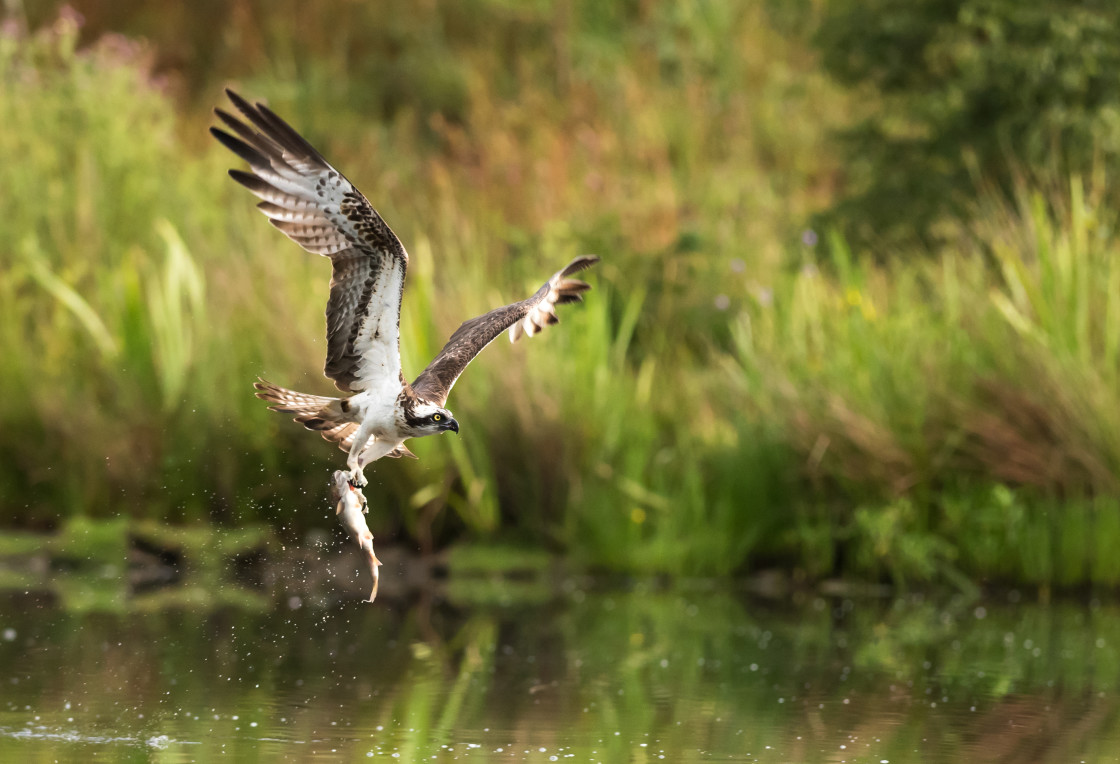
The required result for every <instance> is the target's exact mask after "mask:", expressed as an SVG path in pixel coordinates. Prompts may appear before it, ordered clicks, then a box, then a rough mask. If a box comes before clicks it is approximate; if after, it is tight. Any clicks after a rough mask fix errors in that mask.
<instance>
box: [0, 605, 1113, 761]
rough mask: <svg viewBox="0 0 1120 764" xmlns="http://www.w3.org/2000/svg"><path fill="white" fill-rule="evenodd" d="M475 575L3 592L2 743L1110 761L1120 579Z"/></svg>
mask: <svg viewBox="0 0 1120 764" xmlns="http://www.w3.org/2000/svg"><path fill="white" fill-rule="evenodd" d="M489 599H491V600H493V601H495V602H497V603H498V604H488V605H480V604H467V603H468V602H477V601H478V598H471V597H467V596H458V595H456V593H455V589H454V588H452V589H451V591H450V593H448V592H447V591H444V592H442V593H438V594H437V593H433V594H430V595H427V596H424V597H421V598H419V599H418V600H416V601H413V602H410V603H408V604H404V603H402V602H393V601H390V600H386V601H385V602H379V603H377V604H375V605H366V604H363V603H361V602H358V601H356V600H354V599H349V598H332V599H314V600H307V599H300V598H299V597H293V596H276V597H253V596H246V597H244V598H242V599H240V600H239V599H237V598H229V602H227V604H223V605H213V604H210V605H199V606H192V605H190V604H189V602H190V600H189V598H187V599H184V598H181V597H180V598H176V597H174V596H167V597H160V596H147V597H144V598H137V599H132V600H127V601H125V602H124V603H123V606H121V604H122V603H119V602H118V603H117V606H114V607H103V608H101V607H98V606H96V600H94V601H93V602H94V603H95V604H94V605H93V606H91V607H89V608H86V609H75V608H73V607H68V606H64V604H65V603H63V602H62V601H60V599H59V598H58V597H57V596H52V595H47V594H36V593H33V592H29V593H22V592H14V593H12V592H9V593H7V594H4V595H2V596H0V603H2V609H0V684H2V686H3V688H4V690H3V694H2V696H0V697H2V700H0V760H2V761H28V760H41V761H47V760H62V761H89V760H94V761H97V760H103V761H160V762H178V761H217V760H221V761H284V760H289V761H369V760H375V761H376V760H383V761H410V762H418V761H436V762H449V761H460V760H461V761H475V762H521V761H525V762H548V761H578V762H594V761H602V762H656V761H671V762H702V761H718V762H754V761H760V762H790V761H796V762H876V763H880V762H918V761H921V762H960V761H970V762H1080V761H1086V762H1098V761H1120V753H1118V752H1120V714H1118V707H1117V697H1118V696H1117V683H1118V681H1120V653H1118V650H1117V648H1118V647H1120V608H1117V606H1116V605H1115V604H1110V603H1106V604H1101V603H1099V602H1096V601H1089V602H1085V603H1081V602H1063V603H1060V604H1051V605H1039V604H1027V603H1024V602H1022V601H1014V600H1017V599H1019V598H1018V595H1016V594H1014V593H1013V594H1012V597H1010V600H1012V601H1009V598H1008V597H999V598H997V599H996V600H995V601H979V602H975V601H974V602H967V603H966V602H963V601H962V602H952V601H947V602H932V601H928V600H924V599H922V598H908V599H905V600H899V601H887V600H882V599H859V598H844V597H825V596H817V595H804V596H802V597H797V598H793V599H792V600H787V601H782V602H775V601H773V600H759V599H755V598H752V597H750V596H748V595H746V594H745V593H743V592H742V591H739V590H737V589H735V588H733V587H732V588H727V589H721V588H714V587H707V586H703V585H696V586H692V587H685V588H683V589H675V590H669V591H666V590H664V589H658V588H656V587H643V586H637V587H630V588H628V589H627V590H604V589H594V588H591V589H589V588H588V587H587V586H586V585H585V584H580V585H575V584H574V583H569V585H567V586H565V587H563V588H562V590H561V593H559V594H557V595H555V596H547V597H529V598H526V599H524V600H521V599H519V598H518V597H517V596H515V595H510V594H508V593H507V594H506V595H503V596H499V597H491V598H489ZM229 603H236V604H229ZM503 603H504V604H503Z"/></svg>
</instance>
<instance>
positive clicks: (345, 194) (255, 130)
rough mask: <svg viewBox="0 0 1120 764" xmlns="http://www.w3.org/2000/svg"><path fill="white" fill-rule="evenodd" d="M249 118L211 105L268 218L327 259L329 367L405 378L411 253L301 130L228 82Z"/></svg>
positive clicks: (341, 383) (341, 372) (366, 381)
mask: <svg viewBox="0 0 1120 764" xmlns="http://www.w3.org/2000/svg"><path fill="white" fill-rule="evenodd" d="M226 93H227V94H228V95H229V98H230V101H232V102H233V105H234V106H235V107H237V111H238V112H240V114H241V115H242V116H243V117H244V118H245V119H246V120H247V121H248V124H246V122H243V121H242V120H240V119H238V118H237V117H235V116H233V115H231V114H229V113H227V112H225V111H222V110H221V109H215V110H214V111H215V113H216V114H217V116H218V118H219V119H220V120H221V122H222V123H223V125H224V126H225V127H226V128H228V129H229V130H230V131H231V132H226V131H225V130H222V129H219V128H216V127H211V128H210V132H211V133H212V134H213V135H214V137H215V138H217V139H218V140H219V141H220V142H221V143H222V145H224V146H225V147H226V148H228V149H229V150H230V151H232V152H233V153H234V154H236V155H237V156H239V157H241V158H242V159H243V160H245V161H246V162H247V163H248V164H249V168H250V170H252V172H245V171H243V170H230V171H229V174H230V177H232V178H233V179H234V180H236V181H237V182H238V183H240V184H241V185H243V186H244V187H245V188H247V189H249V191H251V192H252V193H253V194H254V195H255V196H257V197H258V198H259V199H260V200H261V202H260V203H259V204H258V205H257V207H258V208H259V209H260V210H261V212H263V213H264V214H265V215H266V216H268V219H269V221H270V222H271V223H272V225H274V226H275V227H276V228H278V229H279V230H281V231H283V232H284V234H285V235H287V236H288V238H290V239H291V240H292V241H294V242H296V243H297V244H299V245H300V246H301V247H303V248H304V249H306V250H307V251H308V252H311V253H313V254H318V255H324V256H326V257H329V258H331V261H332V263H333V266H334V267H333V271H332V275H331V282H330V297H329V298H328V300H327V309H326V316H327V359H326V364H325V366H324V369H323V372H324V373H325V374H326V376H327V377H329V378H330V379H332V380H334V383H335V386H336V387H338V389H340V390H346V391H351V392H357V391H359V390H364V389H366V388H368V387H370V386H372V385H376V384H378V383H381V382H389V383H396V382H398V381H399V379H400V366H401V361H400V307H401V296H402V294H403V291H404V278H405V272H406V270H407V268H408V253H407V252H405V249H404V247H403V246H402V245H401V243H400V240H399V239H397V237H396V235H395V234H394V233H393V231H392V230H391V229H390V228H389V226H388V225H386V223H385V221H384V220H382V219H381V216H380V215H378V214H377V211H376V210H374V209H373V207H372V206H371V205H370V203H369V202H368V201H367V200H366V198H365V197H364V196H362V194H361V192H360V191H358V189H357V188H355V187H354V186H353V184H351V183H350V181H348V180H347V179H346V178H345V177H344V176H343V175H342V173H340V172H338V170H336V169H335V168H334V167H332V166H331V165H330V164H329V163H328V162H327V160H326V159H324V158H323V156H322V155H321V154H320V153H319V152H318V151H317V150H316V149H315V148H314V147H313V146H312V145H311V144H310V143H308V142H307V141H306V140H305V139H304V138H303V136H301V135H300V134H299V133H297V132H296V131H295V130H294V129H293V128H292V127H291V126H290V125H288V123H286V122H285V121H284V120H283V119H281V118H280V117H278V116H277V115H276V114H275V113H273V112H272V111H271V110H270V109H269V108H268V107H267V106H265V105H263V104H260V103H258V104H255V105H254V104H250V103H249V102H248V101H246V100H245V99H243V98H241V96H239V95H237V94H236V93H234V92H233V91H231V90H227V91H226Z"/></svg>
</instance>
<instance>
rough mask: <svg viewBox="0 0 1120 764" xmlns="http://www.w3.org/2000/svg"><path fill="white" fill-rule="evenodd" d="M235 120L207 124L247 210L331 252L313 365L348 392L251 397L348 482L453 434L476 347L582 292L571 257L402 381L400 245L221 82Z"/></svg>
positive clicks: (260, 109) (284, 131) (304, 243)
mask: <svg viewBox="0 0 1120 764" xmlns="http://www.w3.org/2000/svg"><path fill="white" fill-rule="evenodd" d="M226 94H227V95H228V96H229V98H230V100H231V101H232V102H233V105H234V106H235V107H236V108H237V111H238V112H240V113H241V115H242V117H243V118H244V119H245V120H247V123H246V122H242V121H241V120H240V119H238V118H237V117H235V116H233V115H231V114H229V113H227V112H225V111H223V110H222V109H215V110H214V113H215V114H216V115H217V116H218V119H220V120H221V121H222V123H223V124H224V125H225V127H227V128H228V129H229V131H230V132H226V131H225V130H222V129H219V128H216V127H211V128H210V132H211V133H212V134H213V135H214V137H215V138H217V139H218V140H219V141H221V143H222V144H223V145H224V146H226V148H228V149H229V150H230V151H232V152H233V153H235V154H237V155H238V156H239V157H241V158H242V159H244V160H245V161H246V162H248V164H249V169H250V172H245V171H243V170H230V171H229V174H230V176H231V177H232V178H233V179H234V180H236V181H237V182H238V183H240V184H241V185H243V186H245V187H246V188H247V189H249V190H250V191H251V192H253V193H254V194H255V195H256V196H257V197H259V198H260V199H261V202H260V203H259V204H258V205H257V207H258V208H259V209H260V210H261V212H263V213H264V214H265V215H267V216H268V219H269V221H270V222H271V223H272V224H273V225H274V226H276V227H277V228H279V229H280V230H281V231H283V232H284V233H285V234H287V236H288V238H290V239H291V240H292V241H294V242H296V243H297V244H299V245H300V246H301V247H303V248H304V249H305V250H307V251H308V252H312V253H314V254H318V255H324V256H326V257H329V258H330V259H331V263H332V266H333V272H332V274H331V282H330V297H329V298H328V300H327V311H326V315H327V361H326V365H325V367H324V369H323V373H324V374H325V375H326V376H327V377H328V378H330V379H332V380H334V383H335V386H336V387H337V388H338V389H339V390H341V391H343V392H347V393H352V395H350V396H349V397H344V398H330V397H325V396H319V395H308V394H305V393H297V392H294V391H292V390H286V389H284V388H282V387H278V386H277V385H273V384H271V383H269V382H266V381H264V380H263V379H262V380H260V381H258V382H257V383H256V385H255V387H256V389H257V397H258V398H263V399H264V400H266V401H268V402H270V403H272V404H274V405H272V406H270V409H271V410H272V411H279V412H284V413H289V414H295V415H296V416H295V421H297V422H300V423H302V424H303V426H304V427H307V428H308V429H309V430H318V431H319V432H321V433H322V435H323V437H324V438H326V439H327V440H330V441H334V442H336V443H338V445H339V447H340V448H341V449H342V450H343V451H346V452H347V458H346V466H347V467H348V468H349V470H350V481H351V483H352V484H353V485H355V486H358V487H361V486H363V485H365V484H366V478H365V475H364V474H363V470H364V468H365V466H366V465H367V464H369V463H370V462H372V461H376V460H377V459H380V458H382V457H384V456H388V457H394V458H398V457H401V456H409V457H412V458H416V457H415V455H414V454H413V453H412V452H411V451H409V449H408V446H406V445H405V444H404V442H405V441H406V440H407V439H409V438H420V437H423V436H425V435H435V434H436V433H440V432H446V431H448V430H450V431H451V432H455V433H457V432H459V423H458V422H457V421H455V417H454V416H452V415H451V412H450V411H448V410H447V409H446V408H444V404H445V403H446V402H447V396H448V394H449V393H450V392H451V387H452V385H454V384H455V380H457V379H458V378H459V375H460V374H462V373H463V370H464V369H465V368H466V367H467V364H469V363H470V362H471V361H472V360H473V359H474V357H475V356H476V355H478V354H479V353H480V352H481V351H482V349H483V348H484V347H486V346H487V345H489V344H490V342H491V341H492V340H494V338H495V337H497V336H498V335H499V334H501V333H502V332H503V331H505V330H507V329H508V330H509V336H510V341H511V342H513V341H516V340H517V339H518V338H519V337H520V336H521V334H522V333H524V334H528V335H529V336H533V335H534V334H536V333H537V332H538V331H540V330H541V329H542V328H544V327H545V326H547V325H548V324H555V323H556V322H557V320H558V319H557V317H556V306H557V305H562V304H564V303H568V302H578V301H580V300H582V299H583V298H582V293H583V292H585V291H587V290H588V289H590V288H591V287H590V285H588V284H587V283H586V282H583V281H580V280H578V279H574V278H571V276H572V274H574V273H577V272H579V271H581V270H583V269H585V268H589V267H591V266H592V265H594V264H595V263H597V262H598V261H599V258H598V257H596V256H594V255H583V256H581V257H577V258H575V259H574V260H572V261H571V262H570V263H568V265H566V266H565V267H564V268H563V269H561V270H559V271H557V272H556V273H555V274H553V276H552V277H551V278H550V279H549V280H548V281H547V282H545V284H544V285H543V286H541V288H540V289H538V290H537V291H536V292H535V293H534V294H533V295H532V296H530V297H528V298H526V299H524V300H521V301H520V302H515V303H511V304H510V305H506V306H503V307H500V308H495V309H494V310H492V311H490V312H489V313H485V314H483V315H481V316H477V317H475V318H472V319H470V320H469V321H466V322H465V323H463V325H462V326H460V327H459V328H458V329H457V330H456V331H455V332H454V334H452V335H451V338H450V339H449V340H448V341H447V344H446V345H444V346H443V349H442V350H440V351H439V353H438V354H437V355H436V357H435V358H434V359H433V360H432V362H431V363H429V364H428V367H427V368H426V369H424V371H422V372H421V373H420V376H418V377H417V378H416V379H415V380H413V382H412V383H411V384H409V383H408V382H407V381H406V380H405V377H404V374H403V373H402V371H401V356H400V311H401V297H402V296H403V294H404V280H405V271H406V270H407V269H408V253H407V252H406V251H405V248H404V246H403V245H402V244H401V242H400V240H399V239H398V238H397V237H396V235H395V234H394V233H393V232H392V230H390V228H389V226H388V225H386V223H385V221H384V220H382V219H381V216H380V215H378V214H377V211H376V210H374V209H373V207H372V206H371V205H370V203H369V202H368V201H367V200H366V198H365V197H364V196H363V195H362V194H361V192H360V191H358V189H357V188H355V187H354V186H353V185H352V184H351V183H350V181H348V180H347V179H346V178H345V177H344V176H343V175H342V173H340V172H339V171H338V170H336V169H335V168H334V167H332V166H331V165H330V164H329V163H328V162H327V160H325V159H324V158H323V157H322V155H321V154H320V153H319V152H318V151H316V150H315V148H314V147H312V146H311V144H310V143H308V142H307V141H306V140H305V139H304V138H303V137H302V136H301V135H300V134H299V133H297V132H296V131H295V130H294V129H293V128H292V127H291V126H290V125H288V124H287V123H286V122H285V121H284V120H282V119H281V118H280V117H278V116H276V114H274V113H273V112H272V111H271V110H270V109H269V108H268V107H267V106H265V105H264V104H261V103H257V104H250V103H249V102H248V101H246V100H245V99H243V98H241V96H239V95H237V94H236V93H234V92H233V91H232V90H227V91H226Z"/></svg>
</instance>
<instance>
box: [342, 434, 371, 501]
mask: <svg viewBox="0 0 1120 764" xmlns="http://www.w3.org/2000/svg"><path fill="white" fill-rule="evenodd" d="M372 429H373V428H372V427H368V426H366V425H365V424H361V425H359V426H358V431H357V432H356V433H354V443H353V444H352V445H351V446H350V453H349V454H347V456H346V466H347V467H349V468H350V484H351V485H352V486H354V487H355V488H361V487H362V486H364V485H365V484H366V476H365V474H364V473H363V472H362V468H363V467H364V466H365V463H363V462H362V461H361V455H362V452H363V451H365V449H366V443H367V441H369V438H370V435H371V430H372ZM375 442H376V441H375Z"/></svg>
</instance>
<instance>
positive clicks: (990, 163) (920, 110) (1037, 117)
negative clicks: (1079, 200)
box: [815, 0, 1120, 257]
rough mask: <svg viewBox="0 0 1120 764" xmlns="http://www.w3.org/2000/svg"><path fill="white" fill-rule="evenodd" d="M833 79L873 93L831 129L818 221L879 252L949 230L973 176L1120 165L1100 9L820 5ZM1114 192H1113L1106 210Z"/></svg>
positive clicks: (1108, 45) (954, 0)
mask: <svg viewBox="0 0 1120 764" xmlns="http://www.w3.org/2000/svg"><path fill="white" fill-rule="evenodd" d="M825 7H826V10H825V12H824V16H823V18H822V20H821V23H820V26H819V31H818V33H817V34H816V39H815V43H816V47H817V48H818V49H819V50H820V51H821V54H822V63H823V65H824V67H825V68H826V69H827V70H828V71H829V73H830V74H832V75H834V76H835V77H837V79H839V80H840V81H842V82H844V83H846V84H848V85H852V86H857V87H862V88H864V89H865V90H866V91H868V92H872V90H873V92H874V93H875V94H876V95H877V96H880V97H879V98H875V99H873V100H874V105H873V106H872V107H870V108H868V109H866V111H865V112H864V113H863V114H862V115H861V120H860V121H859V122H858V124H856V125H854V126H852V127H850V128H848V129H845V130H844V131H843V140H842V142H841V144H840V145H841V147H842V148H843V151H844V156H845V160H846V161H845V168H846V170H847V178H846V183H845V188H844V189H843V192H842V198H841V200H840V201H839V203H837V204H836V205H835V206H834V207H833V208H832V209H831V210H830V214H829V215H828V216H827V218H826V219H827V220H828V222H829V225H831V226H837V227H841V228H842V229H843V230H844V231H845V232H846V233H847V234H848V235H849V236H850V237H853V238H855V239H857V240H859V241H860V242H861V243H866V244H868V245H870V246H872V247H874V248H876V250H877V252H876V253H877V254H878V255H879V256H880V257H884V256H885V255H886V254H887V253H886V252H884V251H883V250H884V249H886V248H887V247H891V248H895V247H897V246H898V245H900V244H902V245H909V246H911V247H913V244H914V242H915V241H926V242H930V241H936V240H938V239H946V238H951V237H954V236H958V235H960V234H961V225H960V222H961V220H962V219H967V218H968V217H969V216H970V210H969V207H970V205H971V203H972V200H973V199H974V197H975V187H976V182H977V180H978V179H979V180H982V181H984V182H987V183H995V184H996V185H998V187H999V188H1000V191H1001V192H1002V193H1003V194H1004V195H1006V196H1008V197H1011V196H1013V195H1014V193H1015V176H1016V174H1017V173H1023V172H1024V171H1025V172H1027V173H1038V172H1039V171H1043V172H1051V173H1053V172H1088V171H1090V170H1091V168H1093V167H1095V166H1105V167H1108V168H1110V169H1111V170H1113V171H1115V170H1117V169H1120V81H1118V80H1117V78H1116V76H1115V72H1116V71H1117V69H1118V68H1120V32H1118V31H1117V30H1118V29H1120V6H1118V5H1116V4H1115V3H1102V2H1098V0H1063V1H1062V2H1050V3H1020V2H1015V0H948V2H946V0H830V1H829V2H827V3H826V4H825ZM1116 201H1117V196H1116V195H1115V193H1113V194H1112V202H1113V204H1115V203H1116Z"/></svg>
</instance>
